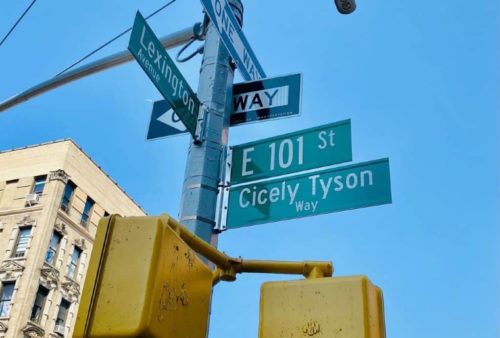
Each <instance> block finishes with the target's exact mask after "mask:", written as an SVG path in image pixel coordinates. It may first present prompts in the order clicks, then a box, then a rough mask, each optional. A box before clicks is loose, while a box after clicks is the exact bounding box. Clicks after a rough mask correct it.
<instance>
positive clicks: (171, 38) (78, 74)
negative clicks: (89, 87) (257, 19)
mask: <svg viewBox="0 0 500 338" xmlns="http://www.w3.org/2000/svg"><path fill="white" fill-rule="evenodd" d="M199 37H200V24H195V25H194V26H193V27H189V28H185V29H182V30H180V31H177V32H175V33H172V34H169V35H166V36H164V37H162V38H161V39H160V41H161V43H162V44H163V46H165V48H167V49H169V48H174V47H177V46H179V45H181V44H183V43H185V42H187V41H189V40H191V39H192V38H199ZM132 59H133V56H132V54H130V52H129V51H128V50H126V51H123V52H119V53H116V54H113V55H110V56H107V57H105V58H102V59H99V60H97V61H94V62H91V63H89V64H87V65H85V66H82V67H78V68H76V69H74V70H71V71H68V72H66V73H63V74H61V75H59V76H56V77H53V78H52V79H50V80H47V81H44V82H42V83H40V84H38V85H36V86H34V87H32V88H29V89H27V90H25V91H23V92H21V93H19V94H17V95H14V96H13V97H11V98H9V99H7V100H5V101H3V102H1V103H0V112H3V111H5V110H7V109H9V108H12V107H14V106H16V105H18V104H20V103H22V102H25V101H28V100H29V99H31V98H33V97H35V96H37V95H40V94H43V93H45V92H48V91H49V90H52V89H54V88H57V87H60V86H62V85H64V84H66V83H69V82H72V81H75V80H78V79H81V78H82V77H85V76H87V75H91V74H94V73H97V72H100V71H101V70H105V69H108V68H111V67H114V66H118V65H121V64H122V63H125V62H128V61H130V60H132Z"/></svg>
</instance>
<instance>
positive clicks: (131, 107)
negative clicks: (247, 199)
mask: <svg viewBox="0 0 500 338" xmlns="http://www.w3.org/2000/svg"><path fill="white" fill-rule="evenodd" d="M245 2H246V3H245V19H244V21H245V22H244V32H245V34H246V35H247V37H248V40H249V41H250V43H251V45H252V46H253V48H254V51H255V52H256V54H257V56H258V58H259V60H260V62H261V64H262V66H263V67H264V69H265V71H266V72H267V74H268V75H269V76H276V75H283V74H290V73H295V72H301V73H303V76H304V80H303V85H304V88H303V98H302V99H303V101H302V102H303V103H302V115H301V116H300V117H295V118H289V119H282V120H279V121H275V122H263V123H258V124H251V125H248V126H242V127H237V128H232V129H231V131H230V137H229V143H230V144H232V145H236V144H240V143H243V142H248V141H253V140H257V139H260V138H263V137H267V136H272V135H278V134H282V133H286V132H291V131H295V130H299V129H303V128H307V127H313V126H317V125H321V124H325V123H330V122H335V121H340V120H343V119H351V122H352V142H353V160H354V162H362V161H368V160H374V159H378V158H382V157H389V159H390V168H391V184H392V195H393V203H392V204H391V205H384V206H379V207H372V208H365V209H359V210H353V211H346V212H340V213H334V214H327V215H322V216H316V217H310V218H302V219H298V220H292V221H284V222H278V223H272V224H263V225H258V226H252V227H247V228H242V229H237V230H232V231H227V232H225V233H223V234H222V235H221V236H220V240H219V248H220V249H221V250H223V251H225V252H227V253H228V254H230V255H234V256H239V255H241V256H242V257H245V258H259V259H290V260H303V259H322V260H332V261H333V262H334V265H335V268H336V270H335V274H336V275H339V276H340V275H342V276H344V275H352V274H365V275H367V276H368V277H369V278H370V279H371V280H372V281H373V282H374V283H375V284H377V285H379V286H380V287H381V288H382V289H383V291H384V299H385V319H386V326H387V336H388V337H405V338H420V337H423V336H425V337H426V338H443V337H454V338H471V337H481V338H498V337H499V336H500V292H499V290H500V288H499V286H500V285H499V281H500V278H499V277H500V276H499V275H500V270H499V267H500V260H499V258H500V255H499V254H500V252H499V240H500V231H499V226H500V223H499V206H500V199H499V197H500V195H499V188H500V184H499V118H498V117H499V92H500V88H499V59H500V55H499V3H498V1H493V0H486V1H482V2H477V1H476V2H472V1H462V0H443V1H434V2H432V3H431V2H422V1H396V0H389V1H362V0H358V10H357V11H356V12H355V13H354V14H352V15H349V16H342V15H340V14H338V13H337V12H336V9H335V6H334V4H333V1H332V0H316V1H297V0H292V1H245ZM29 3H30V1H28V0H25V1H20V0H18V1H1V2H0V13H2V14H1V18H0V35H1V36H3V34H5V32H6V31H7V30H8V29H9V28H10V26H11V25H12V24H13V22H14V21H15V19H16V18H17V17H18V16H19V15H20V13H21V12H22V11H23V10H24V9H25V8H26V7H27V5H28V4H29ZM164 3H165V2H164V1H158V0H154V1H148V2H145V1H132V0H126V1H96V0H88V1H78V2H75V1H62V0H58V1H38V2H37V3H36V4H35V5H34V7H33V8H32V10H31V11H30V12H29V13H28V14H27V16H26V17H25V19H24V20H23V21H22V22H21V24H20V25H19V26H18V28H17V29H16V30H15V31H14V33H13V34H12V35H11V36H10V37H9V39H8V40H7V41H6V42H5V43H4V44H3V45H2V46H1V47H0V100H4V99H6V98H8V97H10V96H12V95H14V94H17V93H18V92H20V91H22V90H25V89H27V88H29V87H31V86H33V85H35V84H37V83H39V82H41V81H44V80H46V79H48V78H50V77H52V76H54V75H55V74H57V73H58V72H59V71H61V70H62V69H64V68H65V67H66V66H67V65H69V64H71V63H72V62H74V61H76V60H77V59H79V58H80V57H81V56H83V55H85V54H86V53H88V52H89V51H91V50H93V49H94V48H95V47H97V46H98V45H100V44H101V43H103V42H105V41H107V40H108V39H110V38H112V37H114V36H115V35H116V34H117V33H119V32H121V31H122V30H124V29H125V28H127V27H129V26H130V25H132V23H133V19H134V15H135V11H136V10H137V9H139V10H140V11H141V12H142V13H143V14H144V15H148V14H149V13H151V12H152V11H153V10H155V9H156V8H158V7H160V6H161V5H163V4H164ZM201 19H202V6H201V4H200V2H199V1H194V0H193V1H188V0H177V2H176V3H175V4H174V5H172V6H171V7H169V9H167V10H166V11H164V12H162V13H161V14H158V15H157V16H156V17H154V18H153V19H152V20H151V21H150V24H151V26H152V28H153V29H154V31H155V32H156V33H157V35H160V36H162V35H165V34H168V33H170V32H173V31H176V30H179V29H181V28H184V27H187V26H190V25H191V24H193V23H194V22H197V21H200V20H201ZM127 42H128V35H127V36H126V37H123V38H121V39H120V40H118V41H117V42H115V43H113V44H112V45H111V46H109V47H108V48H106V49H104V50H103V51H101V52H100V53H98V55H97V56H96V57H94V58H92V60H95V59H97V58H100V57H103V56H107V55H109V54H111V53H114V52H117V51H121V50H124V49H126V46H127ZM172 54H173V51H172V52H171V55H172ZM200 62H201V58H200V56H198V57H196V58H195V59H193V60H192V61H190V62H188V63H184V64H180V65H179V68H180V70H181V71H182V72H183V74H184V75H185V76H186V78H187V79H188V81H189V82H190V84H191V86H192V87H193V88H194V89H195V90H196V88H197V83H198V72H199V66H200ZM235 80H236V81H238V82H240V81H242V79H241V77H240V76H239V75H238V76H237V77H236V79H235ZM160 98H161V95H160V94H159V92H158V91H157V90H156V89H155V88H154V86H153V85H152V84H151V82H150V81H149V79H148V78H147V76H146V75H145V74H144V72H143V71H142V70H141V68H140V67H139V65H138V64H137V63H136V62H131V63H128V64H126V65H123V66H120V67H117V68H114V69H112V70H109V71H106V72H103V73H99V74H97V75H94V76H91V77H88V78H85V79H83V80H80V81H78V82H74V83H71V84H70V85H67V86H64V87H61V88H59V89H56V90H54V91H51V92H49V93H47V94H45V95H43V96H39V97H37V98H35V99H32V100H31V101H29V102H26V103H24V104H22V105H19V106H17V107H15V108H12V109H10V110H9V111H7V112H4V113H1V114H0V127H1V132H0V149H2V150H5V149H10V148H15V147H21V146H25V145H30V144H36V143H40V142H46V141H51V140H54V139H61V138H72V139H74V140H75V141H76V142H77V143H78V144H79V145H80V146H81V147H82V148H83V149H84V150H85V151H86V152H87V153H88V154H89V155H90V156H91V157H92V158H93V159H94V160H95V161H96V162H97V163H99V164H100V165H101V166H102V167H103V168H104V170H105V171H106V172H108V173H109V174H110V175H111V176H112V177H113V178H114V179H115V180H116V181H117V182H119V184H120V185H121V186H122V187H123V188H124V189H125V190H126V191H127V192H128V193H129V194H130V195H131V196H132V197H133V198H134V199H135V200H136V201H137V202H138V203H139V204H140V205H141V206H143V207H144V208H145V209H146V210H147V212H148V213H150V214H159V213H161V212H165V211H166V212H168V213H170V214H171V215H174V216H176V215H177V213H178V209H179V203H180V201H179V199H180V198H179V197H180V194H181V188H182V180H183V174H184V167H185V159H186V154H187V147H188V143H189V138H188V137H187V136H181V137H176V138H170V139H164V140H159V141H153V142H146V141H145V134H146V129H147V124H148V118H149V114H150V107H151V104H150V103H149V102H148V101H147V100H149V99H154V100H156V99H160ZM0 165H1V164H0ZM294 278H297V277H294V276H275V275H242V276H240V277H239V279H238V280H237V281H236V282H235V283H221V284H219V285H217V287H216V290H215V293H214V299H213V308H212V310H213V313H212V320H211V324H210V337H211V338H219V337H243V338H247V337H248V338H254V337H256V336H257V328H258V304H259V288H260V284H261V283H262V282H263V281H269V280H278V279H294Z"/></svg>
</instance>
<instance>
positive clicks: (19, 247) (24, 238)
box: [12, 226, 31, 257]
mask: <svg viewBox="0 0 500 338" xmlns="http://www.w3.org/2000/svg"><path fill="white" fill-rule="evenodd" d="M30 235H31V227H30V226H29V227H22V228H19V234H18V235H17V241H16V246H15V247H14V250H13V251H12V257H24V255H25V254H26V249H27V248H28V242H29V240H30Z"/></svg>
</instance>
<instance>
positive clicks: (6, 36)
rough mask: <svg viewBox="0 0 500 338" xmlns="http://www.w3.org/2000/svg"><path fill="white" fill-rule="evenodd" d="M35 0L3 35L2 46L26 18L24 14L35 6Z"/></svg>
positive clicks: (0, 44) (0, 43)
mask: <svg viewBox="0 0 500 338" xmlns="http://www.w3.org/2000/svg"><path fill="white" fill-rule="evenodd" d="M35 2H36V0H33V1H32V2H31V3H30V5H29V6H28V8H26V9H25V10H24V12H23V14H21V16H20V17H19V18H18V19H17V21H16V23H15V24H14V25H13V26H12V27H11V28H10V29H9V31H8V32H7V34H5V36H4V37H3V39H2V41H0V47H1V46H2V45H3V43H4V42H5V40H7V38H8V37H9V35H10V34H11V33H12V31H14V29H15V28H16V26H17V25H18V24H19V22H21V20H22V19H23V18H24V16H25V15H26V13H28V12H29V10H30V9H31V7H33V5H34V4H35Z"/></svg>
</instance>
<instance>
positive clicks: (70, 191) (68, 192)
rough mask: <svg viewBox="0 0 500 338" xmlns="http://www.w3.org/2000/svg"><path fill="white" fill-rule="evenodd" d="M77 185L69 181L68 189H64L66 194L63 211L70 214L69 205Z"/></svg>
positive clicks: (62, 205)
mask: <svg viewBox="0 0 500 338" xmlns="http://www.w3.org/2000/svg"><path fill="white" fill-rule="evenodd" d="M75 188H76V185H75V183H73V182H71V181H68V183H66V187H65V188H64V194H63V197H62V200H61V209H62V210H64V211H66V212H69V204H70V202H71V197H73V192H74V191H75Z"/></svg>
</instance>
